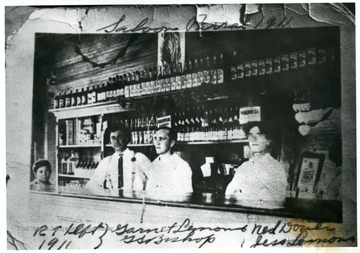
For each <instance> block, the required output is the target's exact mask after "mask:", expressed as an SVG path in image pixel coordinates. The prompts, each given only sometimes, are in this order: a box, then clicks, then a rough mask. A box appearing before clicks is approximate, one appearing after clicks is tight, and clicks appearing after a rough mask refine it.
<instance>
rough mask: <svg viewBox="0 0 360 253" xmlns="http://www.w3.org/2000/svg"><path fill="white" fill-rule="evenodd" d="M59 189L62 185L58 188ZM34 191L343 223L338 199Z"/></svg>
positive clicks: (54, 195) (82, 190)
mask: <svg viewBox="0 0 360 253" xmlns="http://www.w3.org/2000/svg"><path fill="white" fill-rule="evenodd" d="M59 188H60V187H59ZM31 193H32V194H45V195H51V196H52V197H59V198H81V199H91V200H96V201H111V202H123V203H129V204H132V203H133V204H148V205H157V206H170V207H179V208H189V209H194V212H196V209H203V210H215V211H222V212H237V213H245V214H253V215H264V216H273V217H284V218H298V219H305V220H310V221H316V222H335V223H341V222H342V206H343V205H342V202H341V201H337V200H319V199H300V198H286V199H285V201H284V203H282V204H275V203H266V202H259V201H257V202H255V201H254V202H249V201H247V202H246V203H245V202H243V201H241V200H236V199H229V198H226V197H225V196H224V195H223V194H213V193H200V192H194V193H192V194H189V195H187V196H172V197H171V198H169V197H158V196H157V198H155V197H153V196H151V195H149V194H147V193H146V192H131V193H124V192H122V191H108V190H103V191H102V192H97V193H96V194H94V193H93V192H89V191H86V190H84V189H77V191H76V192H75V191H74V190H73V191H71V190H66V191H65V190H63V189H62V190H61V189H59V190H58V191H54V190H52V191H38V190H34V189H33V190H31Z"/></svg>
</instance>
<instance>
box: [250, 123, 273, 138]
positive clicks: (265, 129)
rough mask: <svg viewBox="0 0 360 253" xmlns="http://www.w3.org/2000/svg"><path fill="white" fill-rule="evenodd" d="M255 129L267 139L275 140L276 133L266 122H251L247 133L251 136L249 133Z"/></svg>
mask: <svg viewBox="0 0 360 253" xmlns="http://www.w3.org/2000/svg"><path fill="white" fill-rule="evenodd" d="M253 127H258V128H259V130H260V133H262V134H263V135H265V136H266V139H268V140H273V138H274V133H273V129H272V127H271V125H270V124H269V123H264V122H250V123H248V124H247V125H246V129H245V130H246V133H247V134H249V131H250V130H251V128H253Z"/></svg>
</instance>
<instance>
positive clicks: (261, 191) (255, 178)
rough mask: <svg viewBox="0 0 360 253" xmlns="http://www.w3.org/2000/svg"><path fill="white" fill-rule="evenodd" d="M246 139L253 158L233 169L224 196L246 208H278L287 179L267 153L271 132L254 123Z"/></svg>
mask: <svg viewBox="0 0 360 253" xmlns="http://www.w3.org/2000/svg"><path fill="white" fill-rule="evenodd" d="M248 140H249V146H250V150H251V153H252V157H251V158H250V159H249V161H247V162H244V163H243V164H242V165H241V166H240V167H239V168H238V169H237V170H236V173H235V176H234V178H233V179H232V181H231V182H230V184H229V185H228V186H227V188H226V192H225V194H226V195H227V196H228V197H235V198H236V199H238V200H239V201H240V202H241V203H242V204H244V205H248V206H256V207H269V208H271V207H277V206H281V205H282V204H283V202H284V200H285V197H286V186H287V176H286V172H285V169H284V167H283V166H282V164H281V163H280V162H278V161H277V160H275V159H274V158H273V157H272V156H271V155H270V154H269V151H270V143H271V135H270V132H269V131H268V129H267V128H266V127H265V125H263V124H261V123H253V124H252V125H251V126H250V130H249V134H248Z"/></svg>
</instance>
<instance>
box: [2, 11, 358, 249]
mask: <svg viewBox="0 0 360 253" xmlns="http://www.w3.org/2000/svg"><path fill="white" fill-rule="evenodd" d="M219 6H222V7H223V8H220V9H219V8H218V7H219ZM9 8H10V7H9ZM317 8H318V9H317ZM336 8H338V9H336ZM339 8H343V9H341V10H342V12H340V11H339V12H338V15H339V16H337V19H335V20H336V21H334V22H333V23H326V22H325V21H324V22H323V23H322V22H320V21H319V18H318V19H316V18H314V19H311V20H308V19H306V18H305V17H303V16H301V15H299V12H304V13H306V12H307V11H308V12H309V11H311V13H312V15H319V16H318V17H322V18H323V19H324V20H325V19H326V18H327V17H328V16H329V17H332V18H334V14H333V12H334V11H335V12H336V11H337V10H339ZM165 9H166V10H167V14H163V12H162V11H163V10H165ZM9 10H14V9H11V8H10V9H9ZM284 10H288V11H290V12H286V15H284V13H285V12H284ZM57 11H60V12H63V13H66V14H67V15H68V22H69V23H71V22H72V21H71V17H72V16H73V15H74V17H75V16H76V20H77V22H78V23H77V24H76V25H71V27H70V28H69V27H67V28H64V29H63V28H62V25H61V22H60V23H58V22H55V23H56V24H55V23H54V22H53V21H54V20H56V19H57V18H55V17H51V18H50V16H48V15H50V14H52V13H56V12H57ZM74 11H75V12H74ZM153 11H155V12H156V13H155V14H154V15H155V16H152V21H151V19H150V13H152V12H153ZM291 11H293V12H291ZM346 11H347V12H346ZM183 12H184V13H185V12H186V13H187V14H186V15H185V16H186V17H185V16H181V13H183ZM222 12H225V13H227V14H228V16H231V17H232V15H233V16H235V17H237V22H238V23H230V21H221V22H220V21H216V19H217V18H219V20H221V17H219V16H221V15H220V14H222ZM140 13H143V15H140ZM291 13H292V14H291ZM336 13H337V12H336ZM345 13H346V14H345ZM56 14H58V15H59V18H63V17H64V16H62V15H61V14H59V12H57V13H56ZM130 14H132V15H130ZM31 15H33V17H32V18H31V16H30V18H29V19H30V21H28V22H25V24H24V25H23V26H22V27H21V28H20V30H18V32H17V34H15V35H13V38H12V39H11V40H9V41H8V42H7V45H6V46H7V53H6V62H7V65H6V77H7V80H6V88H7V94H6V97H7V105H10V106H8V107H7V139H11V138H15V139H16V138H19V137H20V136H25V139H26V141H25V144H26V145H27V146H26V145H25V146H26V149H27V151H26V153H25V154H26V155H25V154H24V155H23V156H26V157H23V158H21V160H16V158H15V156H13V155H15V154H14V153H12V152H15V151H16V150H17V147H16V145H14V143H9V142H7V149H8V151H7V160H8V161H7V169H6V174H7V190H8V192H10V191H11V193H8V194H7V195H8V196H7V203H8V215H7V221H8V226H7V231H8V246H7V247H8V249H121V248H156V247H161V248H164V247H171V248H174V247H176V248H182V247H186V248H212V247H224V248H227V247H244V248H257V247H269V246H271V247H304V246H312V247H328V246H331V247H334V246H337V247H344V246H346V247H349V246H356V245H357V234H356V218H357V217H356V198H355V206H354V205H353V204H352V203H353V202H352V200H351V199H352V198H353V197H354V196H356V176H351V175H356V173H355V172H356V163H355V158H356V155H355V153H352V152H347V151H348V150H351V149H352V148H354V150H355V149H356V146H355V142H354V141H355V140H351V139H353V137H352V136H353V135H352V134H354V136H355V109H354V106H355V100H354V98H355V93H354V90H355V87H354V85H355V70H354V66H350V65H348V64H347V62H349V61H350V62H352V61H354V58H353V57H354V52H355V41H354V30H355V23H351V21H352V20H354V17H355V16H354V14H353V13H351V11H349V9H347V8H346V7H345V6H343V5H341V4H338V5H331V4H318V5H314V6H313V5H312V4H309V5H305V4H304V5H303V4H298V5H289V6H286V4H275V5H256V4H251V5H245V4H243V5H211V6H200V8H199V9H198V10H197V12H196V9H194V6H170V5H169V6H150V5H149V6H112V7H108V8H103V7H100V6H97V7H95V6H94V7H81V6H80V7H77V8H72V7H66V8H52V9H46V8H45V7H43V8H39V9H37V10H34V12H33V13H32V14H31ZM95 16H97V19H96V20H97V21H96V22H94V21H93V20H95ZM80 17H81V18H80ZM100 17H101V18H100ZM164 17H172V19H171V20H167V19H164ZM176 17H178V19H177V20H178V22H175V21H174V20H176ZM342 19H344V20H347V22H348V23H346V22H345V21H340V20H342ZM40 20H44V22H45V23H48V25H44V24H42V25H39V24H38V22H39V21H40ZM164 20H166V21H164ZM333 20H334V19H333ZM318 22H319V23H318ZM325 23H326V24H325ZM316 24H317V25H316ZM324 24H325V25H324ZM52 25H54V27H51V26H52ZM57 26H59V28H57ZM74 27H76V29H80V30H78V31H77V32H73V31H71V29H74ZM199 27H200V28H199ZM60 28H61V29H60ZM21 32H23V34H24V35H22V34H21ZM25 40H30V41H31V43H30V44H31V45H32V46H29V47H26V48H25V49H24V48H23V49H21V50H19V49H18V48H19V47H20V45H24V44H26V42H25ZM344 41H345V42H344ZM23 51H24V52H23ZM22 53H23V54H24V55H23V56H22V55H21V54H22ZM27 55H31V56H32V58H29V59H27V58H25V59H23V58H24V57H25V56H27ZM20 56H21V57H20ZM20 59H23V61H29V64H25V65H26V66H31V69H27V73H26V74H24V75H22V74H21V71H22V69H23V68H26V66H23V67H22V64H23V62H19V60H20ZM17 69H19V70H17ZM22 77H24V78H22ZM25 80H26V81H25ZM25 86H26V88H25V89H23V88H22V87H25ZM19 90H20V91H19ZM25 92H26V94H27V96H26V95H25ZM345 93H347V94H345ZM15 96H16V97H17V100H16V101H14V100H12V98H15ZM21 96H24V98H25V97H26V99H24V100H22V98H21ZM13 102H15V103H16V104H15V107H12V106H11V104H12V103H13ZM21 108H24V109H21ZM349 108H350V109H349ZM17 112H19V113H20V115H18V116H17V115H16V114H17ZM21 117H24V118H22V119H21ZM21 121H23V122H25V124H27V126H26V128H27V129H26V131H22V130H21V129H19V128H18V127H16V125H17V123H18V122H21ZM17 135H20V136H17ZM349 139H350V140H349ZM20 177H21V179H17V178H20ZM349 178H350V179H349ZM19 180H20V181H21V182H22V183H21V187H19V186H17V185H18V182H19ZM345 182H349V184H347V183H345ZM14 189H16V190H15V192H18V194H21V193H22V192H23V193H24V194H22V197H20V199H21V203H22V206H23V208H22V209H23V210H18V209H16V208H15V209H14V205H15V203H17V202H19V201H20V199H18V200H16V196H17V195H14V192H13V191H14ZM349 202H352V203H351V204H349ZM24 213H25V216H26V217H28V218H29V220H28V221H27V222H25V221H24V219H23V218H19V217H25V216H24V215H23V214H24ZM354 221H355V222H354Z"/></svg>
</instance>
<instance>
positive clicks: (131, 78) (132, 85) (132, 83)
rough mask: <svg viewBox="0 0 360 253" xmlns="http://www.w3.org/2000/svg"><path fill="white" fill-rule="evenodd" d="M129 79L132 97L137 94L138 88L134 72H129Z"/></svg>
mask: <svg viewBox="0 0 360 253" xmlns="http://www.w3.org/2000/svg"><path fill="white" fill-rule="evenodd" d="M128 80H129V92H130V97H134V96H135V90H136V84H135V73H133V72H130V73H128Z"/></svg>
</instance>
